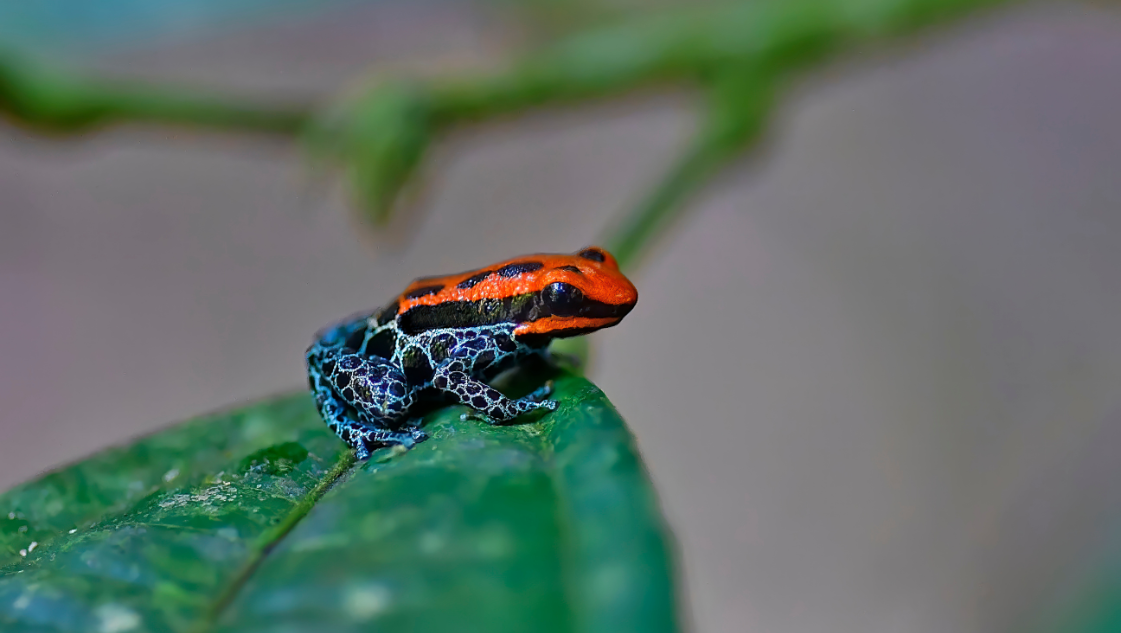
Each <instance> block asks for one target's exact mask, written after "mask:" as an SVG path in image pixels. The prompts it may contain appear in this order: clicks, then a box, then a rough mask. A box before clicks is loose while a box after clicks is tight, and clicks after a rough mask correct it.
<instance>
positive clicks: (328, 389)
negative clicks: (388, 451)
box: [307, 306, 557, 459]
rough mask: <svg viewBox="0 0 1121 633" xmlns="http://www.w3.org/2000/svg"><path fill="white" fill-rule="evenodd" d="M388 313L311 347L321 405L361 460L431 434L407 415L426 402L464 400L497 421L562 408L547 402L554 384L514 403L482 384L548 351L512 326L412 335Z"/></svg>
mask: <svg viewBox="0 0 1121 633" xmlns="http://www.w3.org/2000/svg"><path fill="white" fill-rule="evenodd" d="M393 308H395V306H393ZM386 310H389V308H387V309H386ZM386 310H383V311H379V312H374V313H370V314H365V315H361V316H359V317H356V318H353V319H351V320H348V321H346V322H344V323H342V324H340V325H338V326H335V327H332V328H329V329H328V330H326V331H324V332H322V333H321V334H320V336H319V338H318V340H317V341H316V342H315V343H314V344H313V345H312V346H311V347H310V348H308V350H307V368H308V383H309V386H310V387H311V389H312V392H313V393H314V394H315V402H316V406H317V407H318V409H319V412H320V414H321V415H322V416H323V419H324V420H325V421H326V422H327V425H328V426H329V427H330V428H331V430H332V431H334V432H335V433H336V434H337V435H338V436H339V437H340V438H342V440H343V441H344V442H346V443H347V444H348V445H350V447H351V448H353V449H354V450H355V451H356V452H357V456H358V458H359V459H366V458H368V457H369V456H370V451H372V450H374V449H376V448H379V447H382V446H390V445H402V446H404V447H406V448H411V447H412V446H414V445H415V444H416V443H417V442H421V441H424V440H425V439H427V437H428V436H427V435H426V434H425V433H424V431H423V430H421V428H420V418H410V416H409V412H410V411H411V410H412V409H413V408H414V407H415V406H416V405H419V404H422V403H428V402H457V403H460V404H464V405H467V406H469V407H471V408H472V409H474V410H476V411H478V412H479V413H480V414H482V416H481V417H482V418H483V419H484V420H486V421H488V422H491V423H500V422H506V421H509V420H512V419H514V418H516V417H517V416H519V415H521V414H523V413H527V412H529V411H534V410H536V409H548V410H553V409H556V407H557V403H555V402H552V401H550V400H545V399H544V398H546V397H547V396H548V395H549V392H550V388H549V385H546V386H545V387H543V388H541V389H538V390H537V391H535V392H534V393H532V394H530V395H529V396H527V397H525V398H521V399H517V400H515V399H512V398H508V397H506V396H504V395H503V394H502V393H500V392H499V391H498V390H496V389H494V388H493V387H491V386H489V385H487V384H486V383H485V382H483V381H484V380H488V379H490V378H492V377H494V376H495V375H497V374H498V373H499V372H501V371H502V370H504V369H506V368H508V367H510V366H512V365H513V364H514V363H516V362H517V361H518V360H519V359H523V358H526V357H528V356H533V355H541V354H543V353H544V352H543V350H542V349H537V348H531V347H529V346H526V345H524V344H522V343H520V342H518V341H517V340H516V339H515V338H514V328H515V327H516V325H515V324H514V323H499V324H495V325H482V326H473V327H465V328H435V329H429V330H425V331H422V332H418V333H416V334H407V333H405V332H403V331H402V330H401V329H400V328H399V326H398V321H397V319H396V318H394V317H395V315H392V314H387V313H386Z"/></svg>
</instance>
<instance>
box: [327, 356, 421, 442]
mask: <svg viewBox="0 0 1121 633" xmlns="http://www.w3.org/2000/svg"><path fill="white" fill-rule="evenodd" d="M307 365H308V384H309V386H310V387H311V390H312V392H313V393H314V394H315V404H316V407H317V408H318V409H319V414H320V415H321V416H323V420H324V421H325V422H326V423H327V426H328V427H329V428H330V429H331V430H332V431H334V432H335V434H336V435H338V436H339V437H340V438H342V440H343V441H344V442H346V443H347V444H348V445H349V446H350V447H351V448H353V449H354V450H355V451H356V452H357V455H358V458H359V459H366V458H368V457H369V456H370V451H372V450H374V449H376V448H379V447H382V446H391V445H394V444H400V445H402V446H405V447H406V448H411V447H412V446H414V445H415V444H416V443H417V442H422V441H424V440H425V439H427V438H428V436H427V435H426V434H425V433H424V431H422V430H420V428H419V427H418V426H415V425H413V426H406V427H404V428H402V429H400V430H394V429H393V428H392V427H394V426H396V425H397V423H399V422H400V421H402V420H403V419H404V417H405V414H406V412H407V411H408V408H409V406H410V405H412V400H413V394H412V390H411V389H408V388H407V385H406V384H405V377H404V374H402V373H401V371H400V370H399V369H396V368H395V367H393V365H391V364H390V363H389V362H388V361H386V360H385V359H382V358H378V357H376V356H362V355H359V354H355V353H353V351H351V350H348V349H346V348H342V349H339V348H328V347H325V346H322V345H320V344H318V343H317V344H315V345H312V346H311V348H309V349H308V353H307ZM397 374H400V375H399V376H398V375H397Z"/></svg>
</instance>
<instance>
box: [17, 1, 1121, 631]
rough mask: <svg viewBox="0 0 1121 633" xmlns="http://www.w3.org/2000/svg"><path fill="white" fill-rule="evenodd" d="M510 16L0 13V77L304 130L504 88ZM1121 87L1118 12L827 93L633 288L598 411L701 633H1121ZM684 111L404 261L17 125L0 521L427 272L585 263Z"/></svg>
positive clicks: (196, 7)
mask: <svg viewBox="0 0 1121 633" xmlns="http://www.w3.org/2000/svg"><path fill="white" fill-rule="evenodd" d="M525 11H526V10H525V8H524V7H515V6H512V5H511V4H496V3H486V2H466V1H455V0H428V1H425V2H405V1H403V0H382V1H365V2H362V1H358V0H338V1H335V2H314V3H313V2H310V1H309V0H285V1H283V2H275V1H271V2H264V1H261V0H236V1H233V0H224V1H222V2H217V1H214V0H181V1H179V2H174V3H173V2H161V3H152V2H139V1H134V0H102V1H101V2H97V3H82V2H77V1H76V0H45V1H42V2H37V3H26V2H24V3H20V2H6V3H0V45H2V46H4V47H7V48H10V49H16V50H20V51H23V52H26V53H29V54H31V55H33V56H34V57H36V58H39V59H45V60H50V61H52V62H55V63H56V64H58V65H60V66H63V67H66V68H69V69H74V70H77V71H81V72H82V73H88V74H95V75H99V76H111V77H121V78H135V79H151V80H157V81H159V82H162V83H175V84H180V85H190V86H198V87H203V88H208V89H214V90H219V91H223V92H228V93H233V94H247V95H253V96H256V97H261V98H264V99H266V100H267V99H277V100H283V99H312V98H321V97H322V96H324V95H329V94H332V93H334V92H336V91H339V90H345V89H346V88H347V86H348V85H350V84H352V83H353V82H355V81H357V80H359V79H361V78H364V77H366V78H368V77H369V76H370V75H371V73H372V74H373V75H374V76H389V75H392V76H401V75H431V74H441V75H443V74H449V73H451V74H454V73H456V72H459V71H463V70H468V69H487V68H490V67H492V66H495V65H497V64H500V63H502V62H503V61H504V60H506V59H508V58H509V57H510V56H511V55H513V54H515V53H516V52H517V51H519V50H524V48H525V47H526V44H527V42H531V41H533V40H535V39H538V38H543V37H546V36H547V35H548V33H547V32H548V24H547V21H548V20H547V19H546V24H545V26H544V27H543V26H542V24H541V20H538V23H537V24H536V26H534V24H533V22H532V21H527V19H526V14H525ZM537 15H538V16H539V17H540V16H541V15H545V16H547V15H549V14H548V13H538V14H537ZM558 28H560V27H558ZM542 33H545V34H544V35H543V34H542ZM1119 71H1121V12H1118V11H1117V7H1116V6H1115V5H1114V6H1113V7H1110V8H1107V7H1102V6H1090V5H1079V4H1049V5H1034V4H1033V5H1031V6H1027V7H1025V6H1020V7H1018V8H1013V9H1010V10H1005V11H1001V12H997V13H990V14H986V15H984V16H982V17H980V18H978V19H974V20H970V21H967V22H964V23H960V24H958V25H956V26H952V27H950V28H948V29H940V30H938V31H936V32H932V33H929V34H924V35H923V36H921V37H919V38H917V39H912V40H910V41H909V42H908V44H907V45H906V46H899V47H895V48H893V49H890V50H888V51H883V52H880V53H877V54H875V55H871V56H866V57H863V58H860V59H855V60H850V61H848V62H846V63H844V64H841V65H834V66H831V67H830V68H828V69H826V70H825V71H824V72H817V73H814V74H813V75H812V76H811V77H810V78H809V79H808V80H806V81H804V82H801V83H799V84H798V85H797V86H796V87H795V88H794V89H793V90H791V91H790V92H788V93H787V94H786V95H785V96H784V98H783V102H782V106H781V107H780V108H779V110H778V116H777V117H775V118H774V120H773V121H772V125H771V132H770V134H769V136H768V142H767V143H766V146H765V147H763V148H761V149H760V150H759V151H757V152H755V153H753V157H752V159H751V160H749V161H745V162H744V163H743V164H742V165H739V166H737V167H735V168H733V169H731V170H729V171H728V172H727V173H726V174H725V175H724V176H723V177H722V178H720V179H719V181H718V182H717V183H716V185H715V186H713V187H711V188H709V189H707V190H706V192H705V193H704V194H703V195H702V196H701V197H699V198H698V199H695V200H693V202H692V203H691V205H690V206H691V209H692V212H691V213H690V214H689V215H688V217H687V219H686V220H685V221H683V222H682V223H680V224H679V225H678V227H677V229H676V231H675V232H674V233H673V234H672V235H670V236H669V238H668V239H666V240H664V241H663V242H662V244H661V246H660V247H659V249H657V250H656V252H655V253H654V255H653V256H652V257H649V258H648V259H647V261H646V262H645V265H644V266H643V267H642V268H641V269H639V270H637V271H635V274H634V275H633V276H632V278H633V279H634V280H635V282H636V284H637V286H638V287H639V290H640V294H641V300H640V302H639V305H638V307H637V309H636V310H635V311H634V312H633V313H632V314H631V315H630V316H629V317H628V318H627V320H626V322H625V323H624V324H623V325H622V326H620V327H618V328H615V329H612V330H609V331H605V332H601V333H598V334H596V335H594V336H593V337H592V338H593V340H592V342H593V345H594V346H595V354H594V363H593V368H592V378H593V380H595V381H596V382H598V384H599V385H600V386H601V387H602V388H603V389H604V391H605V392H606V393H607V394H608V396H609V397H610V398H611V399H612V400H613V401H614V402H615V404H616V405H617V406H618V408H619V410H620V411H621V413H622V414H623V416H624V417H625V418H626V419H627V420H628V422H629V424H630V425H631V428H632V429H633V431H634V433H635V434H636V436H637V441H638V444H639V446H640V449H641V451H642V453H643V455H644V457H645V459H646V461H647V464H648V466H649V468H650V470H651V474H652V477H653V479H654V482H655V484H656V486H657V488H658V491H659V493H660V495H661V499H662V503H663V506H664V509H665V513H666V515H667V517H668V519H669V521H670V523H671V524H672V526H673V528H674V530H675V533H676V536H677V540H678V543H679V550H680V556H681V560H682V562H683V570H684V583H683V587H684V589H685V593H686V600H687V603H688V610H689V613H690V620H691V626H692V628H693V630H696V631H702V632H713V633H717V632H720V633H723V632H728V633H731V632H739V631H750V632H755V631H760V632H763V631H766V632H771V633H776V632H799V633H801V632H819V631H820V632H833V631H853V632H864V633H874V632H884V633H887V632H898V631H908V632H918V633H924V632H930V633H934V632H943V631H955V632H957V633H982V632H999V631H1044V630H1060V629H1061V628H1062V627H1060V629H1055V628H1054V626H1053V624H1054V622H1056V621H1059V620H1064V619H1066V620H1064V621H1073V620H1069V619H1067V618H1071V617H1074V618H1077V617H1080V616H1078V615H1077V614H1078V613H1080V612H1082V611H1086V610H1088V611H1086V612H1090V611H1094V612H1095V613H1098V614H1099V615H1098V616H1094V617H1099V620H1098V622H1113V623H1115V624H1117V626H1118V628H1117V629H1110V628H1108V627H1109V626H1110V625H1108V624H1105V625H1101V626H1103V627H1105V628H1100V629H1094V630H1102V631H1106V630H1121V607H1108V606H1106V607H1102V606H1101V605H1102V604H1105V603H1104V602H1102V601H1103V600H1105V601H1108V596H1109V595H1110V593H1109V591H1107V589H1109V588H1112V589H1111V590H1112V591H1116V590H1117V589H1118V587H1119V586H1121V486H1119V485H1118V484H1117V482H1118V481H1121V459H1119V456H1121V278H1119V275H1118V271H1121V177H1119V174H1121V126H1119V125H1118V117H1117V113H1118V112H1121V72H1119ZM694 106H695V103H694V101H693V99H691V98H690V97H689V96H688V95H686V94H680V95H677V94H666V95H657V96H650V95H644V96H642V97H628V98H624V99H621V100H613V101H610V102H607V103H599V104H595V105H586V106H581V107H577V108H570V109H550V110H548V111H542V112H538V113H534V114H531V115H529V116H524V117H519V118H516V119H512V120H509V121H506V122H502V123H500V124H495V125H487V126H485V127H482V128H478V129H476V130H474V131H473V133H471V134H469V135H458V136H456V137H454V138H452V139H451V140H450V141H448V142H446V143H443V144H442V145H441V151H440V155H441V161H440V162H439V165H440V169H439V170H436V171H434V172H432V173H431V174H429V176H430V177H429V178H428V180H427V181H426V182H427V191H428V196H427V199H426V202H425V205H424V207H423V216H422V217H421V219H419V220H418V221H417V222H416V226H415V227H414V232H413V233H412V234H411V235H407V236H404V235H396V236H391V237H388V238H386V237H383V238H380V239H379V238H376V237H374V236H372V235H371V234H370V233H369V232H368V230H367V229H366V228H365V227H364V226H363V225H362V224H361V223H360V221H359V220H358V219H357V217H356V215H355V213H354V211H353V209H352V208H350V207H349V205H348V204H347V201H346V198H345V195H343V194H342V192H341V191H336V190H335V188H333V187H326V188H324V187H322V186H321V183H319V182H318V181H317V180H315V179H314V178H312V177H311V176H310V175H309V174H310V172H309V170H308V163H307V161H306V158H305V156H304V155H303V154H302V153H301V150H300V148H299V147H298V146H296V145H294V144H292V143H289V142H285V141H282V140H277V139H270V138H267V137H262V138H253V137H245V136H236V137H226V136H218V135H211V134H201V133H197V132H188V131H184V130H181V129H170V130H168V129H162V128H134V127H119V128H112V129H109V130H108V131H105V132H102V133H98V134H95V135H91V136H85V137H81V138H80V139H78V140H61V139H51V138H43V137H40V136H34V135H32V134H30V133H28V132H26V131H21V130H19V129H16V128H14V127H12V126H9V125H4V126H0V316H2V327H0V402H3V403H4V415H3V418H2V419H0V489H5V488H8V487H10V486H11V485H13V484H15V483H17V482H19V481H22V480H26V479H28V478H31V477H33V476H35V475H36V474H37V473H40V472H42V471H43V470H45V469H49V468H52V467H55V466H58V465H60V464H62V463H65V462H67V461H70V460H74V459H77V458H79V457H81V456H83V455H86V454H88V453H90V452H91V451H94V450H96V449H99V448H102V447H105V446H108V445H111V444H117V443H121V442H125V441H127V440H128V439H129V438H131V437H134V436H136V435H137V434H142V433H147V432H150V431H153V430H156V429H158V428H161V427H163V426H166V425H167V424H169V423H172V422H174V421H176V420H180V419H183V418H186V417H189V416H192V415H195V414H200V413H203V412H206V411H210V410H214V409H217V408H220V407H226V406H230V405H234V404H236V403H239V402H242V401H247V400H252V399H255V398H258V397H261V396H265V395H268V394H272V393H275V392H278V391H282V390H287V389H290V388H296V387H299V386H301V385H302V384H303V381H304V377H303V364H302V352H303V350H304V348H305V347H306V345H307V344H308V342H309V340H310V337H311V336H312V333H313V332H315V331H316V330H317V329H318V328H319V327H320V326H322V325H324V324H325V323H328V322H330V321H332V320H335V319H337V318H339V317H341V316H343V315H346V314H348V313H351V312H354V311H357V310H360V309H363V308H367V307H371V306H375V305H381V304H382V303H384V302H385V301H386V300H387V298H389V297H391V296H392V295H394V294H395V293H397V292H398V291H400V289H401V288H402V287H403V286H404V284H405V283H406V282H407V281H408V280H410V279H412V278H414V277H417V276H421V275H428V274H437V273H444V272H449V271H455V270H463V269H467V268H471V267H475V266H480V265H485V264H487V263H490V262H491V261H493V260H495V259H499V258H503V257H507V256H512V255H516V254H520V253H526V252H534V251H542V250H543V251H573V250H575V249H577V248H579V247H581V246H583V245H585V244H587V243H588V242H590V241H591V240H592V239H593V238H594V237H595V236H597V235H599V234H600V233H601V232H602V230H603V228H604V227H605V226H607V225H608V224H609V223H610V221H611V218H612V217H613V216H614V215H616V214H617V213H618V212H619V211H620V210H622V209H625V208H626V207H628V205H631V204H633V203H634V202H635V200H636V199H638V198H639V197H640V196H641V195H642V192H643V191H645V190H646V189H647V188H649V187H650V186H652V185H653V184H654V183H655V182H656V181H657V179H658V178H659V176H660V175H661V174H662V173H663V170H664V169H666V167H667V166H668V165H669V164H670V163H671V162H672V160H673V157H674V155H675V152H676V151H678V150H679V149H680V147H681V145H682V144H683V143H684V142H685V141H686V139H687V138H688V137H689V134H690V132H691V131H692V130H693V129H694V127H695V123H694V116H693V111H694ZM405 237H408V238H409V240H408V241H407V242H406V241H404V238H405ZM1112 595H1116V593H1113V594H1112ZM1102 596H1106V597H1105V598H1103V597H1102ZM1095 601H1097V602H1095ZM1087 605H1090V606H1087ZM1094 605H1097V606H1094ZM1095 609H1096V611H1095ZM1102 609H1105V611H1102ZM1110 609H1113V611H1112V612H1111V611H1110ZM1072 613H1073V614H1075V615H1074V616H1072V615H1071V614H1072ZM1101 613H1107V615H1106V616H1101V615H1100V614H1101ZM1108 613H1113V615H1112V616H1110V615H1108ZM1110 617H1112V618H1114V619H1112V620H1110V619H1109V618H1110ZM1101 618H1104V619H1101ZM1066 630H1075V629H1072V628H1067V629H1066ZM1085 630H1089V629H1085Z"/></svg>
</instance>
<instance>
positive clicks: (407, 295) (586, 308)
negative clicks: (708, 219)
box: [397, 246, 638, 342]
mask: <svg viewBox="0 0 1121 633" xmlns="http://www.w3.org/2000/svg"><path fill="white" fill-rule="evenodd" d="M397 301H398V311H397V314H398V315H399V316H400V324H401V326H402V328H403V329H404V330H405V331H406V332H418V331H423V330H427V329H433V328H441V327H472V326H478V325H490V324H495V323H514V324H516V327H515V329H514V334H515V336H516V337H517V338H518V339H519V340H524V341H526V342H531V341H536V342H547V341H548V340H549V339H553V338H562V337H566V336H576V335H579V334H586V333H588V332H592V331H594V330H598V329H601V328H605V327H610V326H612V325H615V324H616V323H618V322H619V321H621V320H622V319H623V317H624V316H626V315H627V313H628V312H630V311H631V308H633V307H634V305H635V303H636V302H637V301H638V291H637V290H636V289H635V287H634V284H632V283H631V282H630V280H628V279H627V278H626V277H624V276H623V273H621V272H619V265H618V264H617V263H616V262H615V258H614V257H612V256H611V254H610V253H608V252H607V251H605V250H603V249H601V248H597V247H594V246H592V247H588V248H585V249H582V250H580V251H579V252H577V253H575V254H573V255H568V254H538V255H525V256H522V257H515V258H513V259H509V260H506V261H504V262H499V263H497V264H494V265H493V266H488V267H487V268H485V269H482V270H478V271H469V272H463V273H458V274H455V275H448V276H444V277H426V278H423V279H418V280H416V281H414V282H413V283H412V284H411V285H410V286H409V287H408V288H407V289H405V292H404V293H403V294H402V295H401V296H400V297H398V300H397Z"/></svg>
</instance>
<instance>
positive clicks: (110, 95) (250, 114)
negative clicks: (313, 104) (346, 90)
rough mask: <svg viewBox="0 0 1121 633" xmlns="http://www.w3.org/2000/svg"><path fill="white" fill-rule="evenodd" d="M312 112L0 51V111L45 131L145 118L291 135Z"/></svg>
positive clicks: (81, 130) (68, 130) (59, 131)
mask: <svg viewBox="0 0 1121 633" xmlns="http://www.w3.org/2000/svg"><path fill="white" fill-rule="evenodd" d="M312 114H313V110H312V109H311V108H310V107H303V108H290V109H284V108H277V107H264V106H254V105H252V104H248V103H244V102H242V101H240V100H237V99H232V98H222V97H217V96H213V97H208V96H203V95H197V94H194V93H193V92H190V91H186V90H173V89H169V88H164V87H156V86H146V85H139V84H136V83H131V82H124V81H118V82H109V81H93V80H86V79H81V78H77V77H73V76H70V75H67V74H64V73H60V72H57V71H54V70H52V69H49V68H45V67H43V66H40V65H38V64H34V63H32V62H30V61H28V60H25V59H22V58H19V57H16V56H13V55H8V54H4V53H3V52H2V51H0V116H5V117H7V118H9V119H10V120H12V121H13V122H15V123H16V124H17V125H22V126H25V127H27V128H29V129H31V130H34V131H37V132H41V133H45V134H77V133H84V132H89V131H92V130H94V129H97V128H101V127H105V126H107V125H110V124H113V123H129V122H142V123H144V122H146V123H158V124H173V125H183V126H191V127H198V128H214V129H219V130H226V131H246V132H268V133H277V134H286V135H293V134H297V133H299V132H300V130H302V129H303V128H304V126H306V125H307V123H308V121H309V120H310V119H311V117H312Z"/></svg>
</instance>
